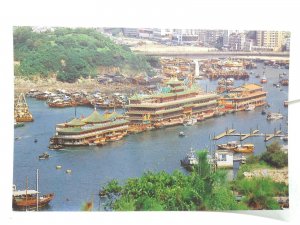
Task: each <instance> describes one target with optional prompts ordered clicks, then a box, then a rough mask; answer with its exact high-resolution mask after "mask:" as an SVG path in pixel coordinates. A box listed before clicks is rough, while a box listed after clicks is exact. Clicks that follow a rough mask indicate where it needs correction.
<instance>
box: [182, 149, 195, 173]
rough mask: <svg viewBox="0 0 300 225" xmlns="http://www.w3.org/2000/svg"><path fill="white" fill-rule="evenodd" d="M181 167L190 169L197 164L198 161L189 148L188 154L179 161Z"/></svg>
mask: <svg viewBox="0 0 300 225" xmlns="http://www.w3.org/2000/svg"><path fill="white" fill-rule="evenodd" d="M180 164H181V166H183V167H185V168H187V169H192V167H193V166H194V165H197V164H198V159H197V157H196V154H195V151H194V150H193V149H192V148H191V150H190V152H188V153H187V154H186V156H185V157H184V159H182V160H180Z"/></svg>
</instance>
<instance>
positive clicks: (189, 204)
mask: <svg viewBox="0 0 300 225" xmlns="http://www.w3.org/2000/svg"><path fill="white" fill-rule="evenodd" d="M198 160H199V166H198V167H196V168H195V170H194V171H193V172H192V173H191V174H189V175H185V174H183V173H181V172H179V171H174V172H173V173H172V174H168V173H166V172H164V171H161V172H158V173H153V172H146V173H144V174H143V175H142V176H141V177H140V178H130V179H128V180H127V181H126V182H125V184H124V185H123V186H119V185H118V184H117V183H116V181H112V182H110V183H109V184H108V185H106V186H105V187H104V188H103V189H102V190H105V192H106V193H107V194H108V196H110V200H109V201H108V202H109V207H111V208H112V209H114V210H151V211H161V210H171V211H178V210H181V211H182V210H185V211H186V210H233V209H242V208H243V209H244V208H245V205H241V204H238V203H237V202H236V200H235V197H234V195H233V194H232V192H231V190H230V186H229V184H228V182H227V180H226V173H225V172H224V171H217V172H214V171H211V169H210V165H209V163H208V161H207V152H206V151H201V152H199V153H198ZM201 164H202V165H201Z"/></svg>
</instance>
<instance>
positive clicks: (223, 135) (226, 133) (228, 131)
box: [213, 129, 235, 140]
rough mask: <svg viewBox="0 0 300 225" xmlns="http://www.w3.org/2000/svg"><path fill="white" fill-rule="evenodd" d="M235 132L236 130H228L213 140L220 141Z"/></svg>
mask: <svg viewBox="0 0 300 225" xmlns="http://www.w3.org/2000/svg"><path fill="white" fill-rule="evenodd" d="M234 131H235V129H229V130H226V131H225V132H223V133H221V134H219V135H217V136H215V137H214V138H213V139H214V140H219V139H221V138H223V137H225V136H228V135H230V134H232V133H233V132H234Z"/></svg>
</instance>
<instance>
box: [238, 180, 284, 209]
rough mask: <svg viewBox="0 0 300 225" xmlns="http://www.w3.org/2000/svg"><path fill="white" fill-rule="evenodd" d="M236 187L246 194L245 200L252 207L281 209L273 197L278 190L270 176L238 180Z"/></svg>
mask: <svg viewBox="0 0 300 225" xmlns="http://www.w3.org/2000/svg"><path fill="white" fill-rule="evenodd" d="M235 184H236V189H237V191H238V192H239V193H241V194H242V195H244V196H245V197H244V199H243V201H244V202H245V203H246V204H247V205H248V206H249V207H250V208H252V209H279V208H280V207H279V205H278V203H277V202H276V200H274V199H273V198H272V197H275V193H276V190H277V188H278V187H277V186H276V183H275V182H274V181H272V180H271V179H270V178H252V179H241V180H237V182H236V183H235Z"/></svg>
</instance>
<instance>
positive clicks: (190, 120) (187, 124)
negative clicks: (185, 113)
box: [184, 118, 197, 126]
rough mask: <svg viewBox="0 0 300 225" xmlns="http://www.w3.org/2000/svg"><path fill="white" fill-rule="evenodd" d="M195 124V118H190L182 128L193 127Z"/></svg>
mask: <svg viewBox="0 0 300 225" xmlns="http://www.w3.org/2000/svg"><path fill="white" fill-rule="evenodd" d="M195 123H197V119H196V118H190V119H189V120H187V121H186V122H185V123H184V126H192V125H194V124H195Z"/></svg>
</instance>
